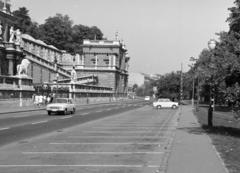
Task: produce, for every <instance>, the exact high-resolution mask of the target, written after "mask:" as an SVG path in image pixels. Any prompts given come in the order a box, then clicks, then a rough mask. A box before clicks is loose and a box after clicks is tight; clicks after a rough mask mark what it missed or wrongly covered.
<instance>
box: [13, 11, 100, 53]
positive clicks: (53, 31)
mask: <svg viewBox="0 0 240 173" xmlns="http://www.w3.org/2000/svg"><path fill="white" fill-rule="evenodd" d="M13 15H14V16H15V17H17V26H16V27H17V28H19V29H20V30H21V31H22V32H23V33H26V34H29V35H31V36H33V37H34V38H36V39H40V40H42V41H44V42H45V43H47V44H50V45H53V46H55V47H57V48H58V49H61V50H66V51H68V52H70V53H73V54H74V53H79V52H80V51H81V49H80V45H81V44H82V43H83V40H84V39H91V40H93V39H97V40H101V39H103V33H102V31H101V30H100V29H99V28H98V27H97V26H91V27H89V26H85V25H82V24H75V25H74V24H73V21H72V20H71V19H70V17H69V16H68V15H62V14H56V15H55V16H53V17H48V18H47V19H46V20H45V23H43V24H40V25H39V24H38V23H37V22H34V21H32V19H31V17H30V15H29V10H28V9H27V8H26V7H21V8H19V9H18V10H16V11H14V12H13Z"/></svg>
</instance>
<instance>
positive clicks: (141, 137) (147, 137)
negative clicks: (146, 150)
mask: <svg viewBox="0 0 240 173" xmlns="http://www.w3.org/2000/svg"><path fill="white" fill-rule="evenodd" d="M68 138H105V139H108V138H134V139H172V138H171V137H162V136H156V135H155V136H151V137H149V136H99V135H96V136H94V135H92V136H68Z"/></svg>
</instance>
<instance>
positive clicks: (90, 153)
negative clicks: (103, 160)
mask: <svg viewBox="0 0 240 173" xmlns="http://www.w3.org/2000/svg"><path fill="white" fill-rule="evenodd" d="M164 153H165V152H154V151H149V152H140V151H136V152H125V151H124V152H121V151H119V152H96V151H94V152H90V151H86V152H76V151H74V152H69V151H68V152H64V151H62V152H56V151H55V152H50V151H49V152H22V154H24V155H34V154H38V155H45V154H88V155H94V154H95V155H112V154H121V155H128V154H155V155H158V154H164Z"/></svg>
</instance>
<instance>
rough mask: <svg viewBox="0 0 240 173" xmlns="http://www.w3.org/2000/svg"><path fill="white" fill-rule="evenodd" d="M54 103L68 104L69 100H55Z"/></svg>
mask: <svg viewBox="0 0 240 173" xmlns="http://www.w3.org/2000/svg"><path fill="white" fill-rule="evenodd" d="M53 103H68V100H67V99H54V100H53Z"/></svg>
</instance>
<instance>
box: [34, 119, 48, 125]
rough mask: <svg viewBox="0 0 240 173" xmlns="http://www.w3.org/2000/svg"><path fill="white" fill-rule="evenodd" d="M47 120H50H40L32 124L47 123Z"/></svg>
mask: <svg viewBox="0 0 240 173" xmlns="http://www.w3.org/2000/svg"><path fill="white" fill-rule="evenodd" d="M46 122H48V120H44V121H38V122H34V123H31V124H33V125H35V124H41V123H46Z"/></svg>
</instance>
